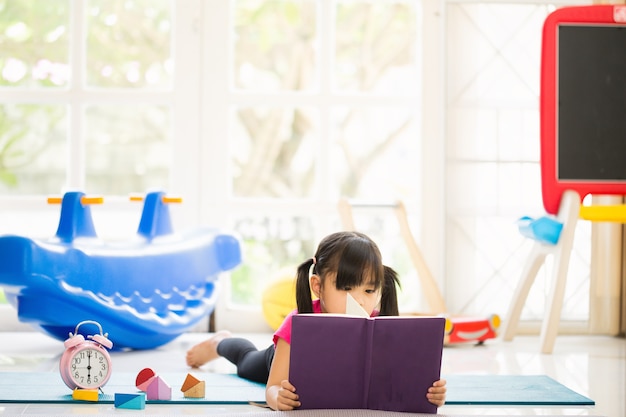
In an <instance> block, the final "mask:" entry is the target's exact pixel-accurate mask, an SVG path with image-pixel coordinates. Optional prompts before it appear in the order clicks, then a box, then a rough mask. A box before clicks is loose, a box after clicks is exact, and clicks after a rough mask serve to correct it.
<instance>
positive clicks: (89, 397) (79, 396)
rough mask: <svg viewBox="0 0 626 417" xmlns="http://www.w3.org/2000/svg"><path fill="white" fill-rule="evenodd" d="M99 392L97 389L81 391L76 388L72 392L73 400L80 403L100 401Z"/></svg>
mask: <svg viewBox="0 0 626 417" xmlns="http://www.w3.org/2000/svg"><path fill="white" fill-rule="evenodd" d="M98 393H99V392H98V390H97V389H80V388H75V389H74V391H73V392H72V399H74V400H78V401H92V402H97V401H98Z"/></svg>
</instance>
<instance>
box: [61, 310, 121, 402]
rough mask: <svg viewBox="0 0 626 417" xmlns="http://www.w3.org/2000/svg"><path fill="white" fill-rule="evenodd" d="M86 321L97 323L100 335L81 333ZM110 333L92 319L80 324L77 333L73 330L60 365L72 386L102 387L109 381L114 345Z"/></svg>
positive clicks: (64, 377)
mask: <svg viewBox="0 0 626 417" xmlns="http://www.w3.org/2000/svg"><path fill="white" fill-rule="evenodd" d="M83 324H95V325H96V326H98V329H100V334H94V335H89V336H87V339H88V340H86V339H85V338H84V337H83V335H81V334H78V328H79V327H80V326H81V325H83ZM107 336H108V334H103V333H102V326H100V323H98V322H96V321H92V320H86V321H82V322H80V323H78V324H77V325H76V329H75V330H74V333H73V334H72V333H71V332H70V335H69V338H68V339H67V340H66V341H65V342H64V345H65V352H63V355H62V356H61V363H60V364H59V371H60V372H61V378H62V379H63V382H65V385H67V386H68V387H69V388H70V389H72V390H73V389H76V388H81V389H98V388H101V387H102V386H103V385H104V384H106V383H107V381H108V380H109V377H110V376H111V357H110V356H109V352H108V351H107V349H111V348H112V347H113V342H111V341H110V340H109V339H108V338H107Z"/></svg>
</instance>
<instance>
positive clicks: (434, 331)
mask: <svg viewBox="0 0 626 417" xmlns="http://www.w3.org/2000/svg"><path fill="white" fill-rule="evenodd" d="M444 326H445V319H444V318H443V317H383V316H381V317H375V318H364V317H354V316H345V315H330V314H297V315H295V316H293V322H292V330H291V358H290V364H289V381H290V382H291V383H292V384H293V385H294V386H295V387H296V392H297V393H298V395H299V396H300V402H301V403H302V405H301V407H300V409H341V408H343V409H374V410H386V411H405V412H415V413H432V414H434V413H436V412H437V406H435V405H434V404H431V403H430V402H429V401H428V400H427V399H426V392H427V391H428V388H429V387H430V386H432V384H433V382H435V381H437V380H438V379H439V378H440V374H441V355H442V351H443V338H444Z"/></svg>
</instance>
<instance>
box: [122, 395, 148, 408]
mask: <svg viewBox="0 0 626 417" xmlns="http://www.w3.org/2000/svg"><path fill="white" fill-rule="evenodd" d="M115 408H125V409H128V410H143V409H144V408H146V394H145V393H143V392H140V393H137V394H123V393H115Z"/></svg>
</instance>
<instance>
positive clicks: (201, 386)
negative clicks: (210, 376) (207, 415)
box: [180, 374, 205, 398]
mask: <svg viewBox="0 0 626 417" xmlns="http://www.w3.org/2000/svg"><path fill="white" fill-rule="evenodd" d="M180 390H181V391H182V392H183V394H184V396H185V398H204V391H205V382H204V381H200V380H199V379H198V378H196V377H195V376H193V375H191V374H187V377H186V378H185V382H183V386H182V387H181V389H180Z"/></svg>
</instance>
